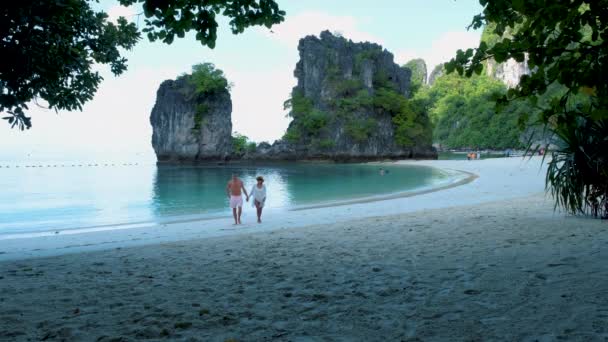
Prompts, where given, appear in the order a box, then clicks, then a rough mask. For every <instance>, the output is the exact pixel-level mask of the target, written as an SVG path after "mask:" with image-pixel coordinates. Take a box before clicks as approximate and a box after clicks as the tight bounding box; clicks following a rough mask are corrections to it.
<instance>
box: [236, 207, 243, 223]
mask: <svg viewBox="0 0 608 342" xmlns="http://www.w3.org/2000/svg"><path fill="white" fill-rule="evenodd" d="M238 212H239V219H238V223H237V224H241V213H242V212H243V207H239V209H238Z"/></svg>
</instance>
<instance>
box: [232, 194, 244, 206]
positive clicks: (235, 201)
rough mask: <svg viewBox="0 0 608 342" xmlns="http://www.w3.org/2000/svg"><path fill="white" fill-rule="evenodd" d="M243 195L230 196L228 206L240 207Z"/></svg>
mask: <svg viewBox="0 0 608 342" xmlns="http://www.w3.org/2000/svg"><path fill="white" fill-rule="evenodd" d="M242 206H243V196H230V208H236V207H242Z"/></svg>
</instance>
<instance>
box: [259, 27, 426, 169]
mask: <svg viewBox="0 0 608 342" xmlns="http://www.w3.org/2000/svg"><path fill="white" fill-rule="evenodd" d="M298 50H299V53H300V61H299V62H298V63H297V65H296V69H295V72H294V75H295V77H296V78H297V80H298V83H297V85H296V87H294V88H293V91H292V98H291V103H290V105H291V112H290V116H291V117H292V118H293V121H292V122H291V123H290V125H289V128H288V130H287V133H286V136H285V138H284V139H283V140H281V141H277V142H275V143H274V144H273V145H272V146H271V147H270V148H264V149H260V148H258V149H257V151H256V153H255V154H251V155H249V156H247V158H251V159H298V160H301V159H331V160H339V161H356V160H373V159H383V158H436V152H435V150H434V149H433V148H432V147H431V144H430V141H428V142H424V143H420V142H415V143H413V144H410V145H409V146H407V147H405V146H402V145H400V144H398V143H397V141H396V136H395V124H394V122H393V117H394V113H393V114H391V113H389V112H388V111H386V110H383V109H382V108H379V107H378V105H377V104H375V102H374V104H372V102H373V99H374V96H375V94H377V92H378V91H379V90H380V89H381V88H383V89H389V88H390V89H391V91H392V92H393V93H395V94H396V96H397V97H401V98H403V99H405V98H406V97H409V95H410V77H411V71H410V70H409V69H407V68H401V67H399V65H397V64H395V63H394V61H393V55H392V54H391V53H390V52H388V51H386V50H384V49H383V48H382V47H381V46H380V45H377V44H373V43H367V42H366V43H354V42H352V41H350V40H347V39H345V38H343V37H338V36H334V35H332V34H331V33H330V32H329V31H324V32H322V33H321V35H320V37H316V36H307V37H305V38H303V39H301V40H300V43H299V46H298ZM374 106H375V107H374Z"/></svg>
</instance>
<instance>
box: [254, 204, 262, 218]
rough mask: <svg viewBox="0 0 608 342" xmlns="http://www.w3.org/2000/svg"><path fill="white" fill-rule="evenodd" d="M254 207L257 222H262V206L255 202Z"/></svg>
mask: <svg viewBox="0 0 608 342" xmlns="http://www.w3.org/2000/svg"><path fill="white" fill-rule="evenodd" d="M255 209H256V211H257V214H258V223H262V207H261V206H260V203H259V202H256V203H255Z"/></svg>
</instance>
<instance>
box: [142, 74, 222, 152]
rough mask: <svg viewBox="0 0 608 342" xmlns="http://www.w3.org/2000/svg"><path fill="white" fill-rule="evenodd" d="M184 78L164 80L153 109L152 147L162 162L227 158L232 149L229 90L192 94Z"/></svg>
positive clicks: (151, 118) (151, 119)
mask: <svg viewBox="0 0 608 342" xmlns="http://www.w3.org/2000/svg"><path fill="white" fill-rule="evenodd" d="M192 93H193V89H192V86H191V85H189V84H188V82H187V81H186V80H184V79H178V80H177V81H171V80H169V81H164V82H163V83H162V84H161V85H160V87H159V89H158V91H157V94H156V104H155V105H154V108H153V109H152V114H151V116H150V123H151V124H152V131H153V133H152V147H153V148H154V152H155V153H156V157H157V160H158V161H159V162H196V161H206V160H224V159H226V158H227V157H229V155H230V153H231V151H232V138H231V133H232V121H231V113H232V101H231V99H230V93H229V92H228V91H227V90H220V91H215V92H213V93H209V94H203V95H200V96H191V95H189V94H192Z"/></svg>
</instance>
